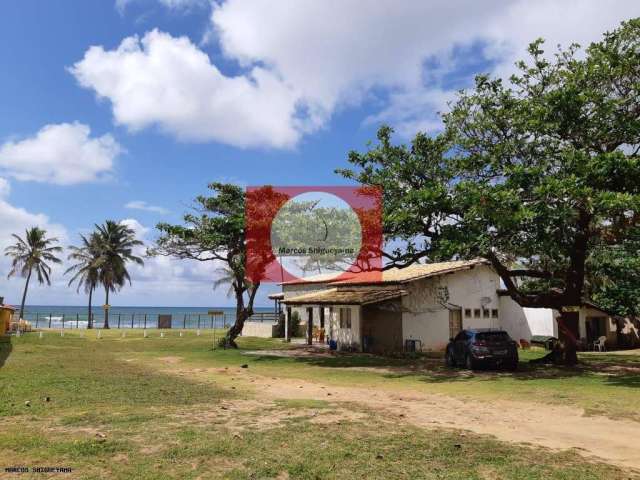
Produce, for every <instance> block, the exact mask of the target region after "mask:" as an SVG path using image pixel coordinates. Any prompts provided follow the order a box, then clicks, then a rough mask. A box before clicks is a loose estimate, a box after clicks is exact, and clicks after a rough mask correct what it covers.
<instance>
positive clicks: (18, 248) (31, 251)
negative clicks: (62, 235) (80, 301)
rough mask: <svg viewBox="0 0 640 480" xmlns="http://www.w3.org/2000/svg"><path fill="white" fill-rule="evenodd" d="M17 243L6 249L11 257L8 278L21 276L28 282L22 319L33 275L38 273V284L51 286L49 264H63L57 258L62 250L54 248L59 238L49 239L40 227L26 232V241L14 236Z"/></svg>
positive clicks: (25, 289) (22, 307)
mask: <svg viewBox="0 0 640 480" xmlns="http://www.w3.org/2000/svg"><path fill="white" fill-rule="evenodd" d="M12 237H13V238H15V240H16V243H14V244H13V245H10V246H8V247H7V248H6V249H5V251H4V252H5V255H6V256H7V257H11V258H12V259H13V260H12V262H11V271H10V272H9V275H8V276H7V278H11V277H12V276H14V275H20V276H21V277H25V278H26V279H27V280H26V282H25V284H24V292H23V294H22V303H21V304H20V318H21V319H22V318H23V317H24V304H25V302H26V300H27V290H28V289H29V281H30V280H31V274H32V273H33V272H34V270H35V272H36V275H37V278H38V282H39V283H40V284H41V285H42V284H44V283H45V282H46V284H47V285H51V278H50V276H51V267H50V266H49V264H48V263H47V262H49V263H61V262H60V259H59V258H58V257H56V255H55V254H56V253H58V252H61V251H62V248H61V247H58V246H54V244H56V243H58V239H57V238H53V237H52V238H47V232H46V230H42V229H41V228H38V227H32V228H30V229H28V230H26V231H25V237H24V239H22V238H20V236H18V235H16V234H15V233H14V234H12Z"/></svg>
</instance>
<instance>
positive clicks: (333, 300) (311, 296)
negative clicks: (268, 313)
mask: <svg viewBox="0 0 640 480" xmlns="http://www.w3.org/2000/svg"><path fill="white" fill-rule="evenodd" d="M404 295H407V291H406V290H398V289H381V288H377V289H373V288H367V289H357V290H348V289H344V288H339V289H338V288H329V289H327V290H320V291H317V292H310V293H305V294H303V295H297V296H295V297H291V298H287V299H285V300H284V303H286V304H293V305H368V304H371V303H379V302H384V301H387V300H394V299H396V298H400V297H402V296H404Z"/></svg>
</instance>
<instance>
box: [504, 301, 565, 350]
mask: <svg viewBox="0 0 640 480" xmlns="http://www.w3.org/2000/svg"><path fill="white" fill-rule="evenodd" d="M556 315H557V312H555V311H554V310H551V309H550V308H522V307H521V306H520V305H518V304H517V303H516V302H515V301H514V300H513V299H511V297H509V296H506V295H504V296H502V297H500V322H501V325H502V328H504V329H505V330H506V331H507V332H508V333H509V335H510V336H511V338H513V339H514V340H516V341H518V340H520V339H524V340H527V341H529V340H531V337H532V336H533V335H544V336H552V337H557V336H558V324H557V322H556V320H555V317H556Z"/></svg>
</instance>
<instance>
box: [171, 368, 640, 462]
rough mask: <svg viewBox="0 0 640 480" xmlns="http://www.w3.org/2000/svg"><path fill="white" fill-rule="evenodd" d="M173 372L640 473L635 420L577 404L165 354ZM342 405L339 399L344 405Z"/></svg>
mask: <svg viewBox="0 0 640 480" xmlns="http://www.w3.org/2000/svg"><path fill="white" fill-rule="evenodd" d="M164 360H165V363H166V364H168V365H171V368H170V369H166V370H165V372H166V373H168V374H173V375H176V374H178V375H187V376H194V375H195V376H199V375H204V376H205V377H208V376H209V374H214V375H223V376H225V377H226V376H229V377H230V379H233V381H234V382H237V381H241V382H242V383H245V384H246V385H247V386H249V387H250V389H251V390H255V392H256V394H257V396H258V397H259V398H261V399H262V400H279V399H294V400H295V399H299V400H306V399H312V400H325V401H328V402H337V403H344V402H351V403H354V404H358V405H361V406H363V407H366V408H370V409H373V410H376V411H378V412H380V413H381V414H382V415H386V416H387V417H391V418H395V419H397V421H399V422H408V423H410V424H412V425H415V426H418V427H424V428H434V427H437V428H449V429H457V430H467V431H471V432H474V433H478V434H485V435H493V436H494V437H496V438H497V439H498V440H501V441H505V442H512V443H524V444H530V445H534V446H535V445H537V446H542V447H547V448H551V449H555V450H566V449H575V450H576V452H577V453H579V454H580V455H582V456H584V457H586V458H594V459H597V460H600V461H604V462H606V463H610V464H613V465H617V466H620V467H623V468H629V469H633V470H634V472H636V473H640V454H638V439H640V423H639V422H634V421H629V420H612V419H610V418H607V417H602V416H588V417H587V416H584V411H583V410H582V409H579V408H576V407H568V406H567V407H565V406H558V405H548V404H541V403H527V402H515V401H509V400H490V401H483V400H480V399H464V398H461V397H452V396H448V395H442V394H425V393H420V392H413V391H410V390H406V391H400V392H392V391H388V390H383V389H379V390H375V389H372V388H358V387H338V386H334V385H327V384H323V383H319V382H309V381H304V380H298V379H291V378H276V377H269V378H267V377H263V376H261V375H256V374H254V373H253V372H252V371H250V370H249V369H243V368H196V369H193V368H189V367H186V368H185V367H184V366H182V367H180V366H178V367H177V368H176V365H175V363H179V362H180V360H181V358H179V357H177V358H173V357H168V358H164ZM343 406H344V405H343Z"/></svg>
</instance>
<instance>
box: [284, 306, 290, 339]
mask: <svg viewBox="0 0 640 480" xmlns="http://www.w3.org/2000/svg"><path fill="white" fill-rule="evenodd" d="M289 311H290V309H289V308H287V310H286V311H285V313H284V341H285V342H288V341H289Z"/></svg>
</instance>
